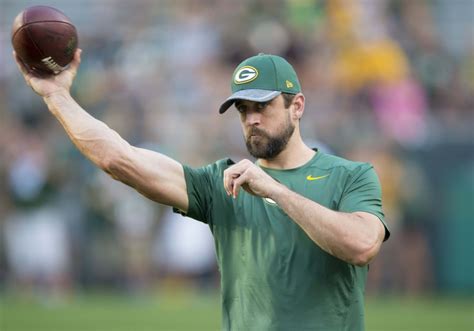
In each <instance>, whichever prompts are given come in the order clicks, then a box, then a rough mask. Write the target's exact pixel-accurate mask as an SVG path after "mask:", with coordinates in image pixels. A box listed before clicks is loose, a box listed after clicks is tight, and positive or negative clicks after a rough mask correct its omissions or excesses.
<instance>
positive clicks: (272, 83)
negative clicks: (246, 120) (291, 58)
mask: <svg viewBox="0 0 474 331" xmlns="http://www.w3.org/2000/svg"><path fill="white" fill-rule="evenodd" d="M231 88H232V95H231V96H230V97H229V98H227V100H226V101H225V102H224V103H223V104H222V105H221V107H220V108H219V112H220V113H223V112H225V111H226V110H227V109H228V108H229V107H230V106H232V104H233V103H234V102H235V100H239V99H240V100H249V101H255V102H266V101H270V100H271V99H273V98H275V97H277V96H278V95H280V94H281V93H289V94H297V93H299V92H301V87H300V83H299V81H298V77H297V76H296V72H295V70H294V69H293V67H292V66H291V64H289V63H288V62H287V61H286V60H285V59H284V58H282V57H280V56H277V55H270V54H258V55H256V56H252V57H249V58H248V59H246V60H244V61H243V62H242V63H240V64H239V65H238V66H237V69H235V71H234V74H233V76H232V83H231Z"/></svg>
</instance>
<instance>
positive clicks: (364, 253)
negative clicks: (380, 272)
mask: <svg viewBox="0 0 474 331" xmlns="http://www.w3.org/2000/svg"><path fill="white" fill-rule="evenodd" d="M380 246H381V242H380V241H379V240H377V238H374V239H373V240H367V241H366V242H364V243H362V244H361V245H360V246H359V247H358V248H357V249H356V250H355V252H356V253H355V254H354V255H353V256H352V259H351V260H352V261H350V262H351V263H352V264H354V265H356V266H359V267H364V266H366V265H368V264H369V263H370V262H371V261H372V259H373V258H374V257H375V256H376V255H377V253H378V252H379V250H380Z"/></svg>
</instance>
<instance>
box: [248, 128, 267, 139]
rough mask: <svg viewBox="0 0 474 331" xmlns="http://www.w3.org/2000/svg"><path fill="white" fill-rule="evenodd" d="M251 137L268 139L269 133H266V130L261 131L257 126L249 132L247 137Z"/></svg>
mask: <svg viewBox="0 0 474 331" xmlns="http://www.w3.org/2000/svg"><path fill="white" fill-rule="evenodd" d="M250 136H264V137H268V133H267V132H265V131H264V130H262V129H259V128H257V127H255V126H252V127H251V128H250V129H249V130H248V131H247V137H250Z"/></svg>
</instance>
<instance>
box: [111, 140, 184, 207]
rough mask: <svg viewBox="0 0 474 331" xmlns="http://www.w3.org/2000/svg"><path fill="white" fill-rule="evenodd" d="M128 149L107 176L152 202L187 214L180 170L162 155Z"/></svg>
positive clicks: (180, 166) (139, 149)
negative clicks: (131, 188)
mask: <svg viewBox="0 0 474 331" xmlns="http://www.w3.org/2000/svg"><path fill="white" fill-rule="evenodd" d="M130 147H131V148H130V149H129V150H128V151H127V152H126V153H124V154H123V155H122V156H121V157H120V158H119V159H118V160H115V162H113V164H112V165H111V171H110V174H111V176H112V177H114V178H115V179H117V180H120V181H121V182H123V183H125V184H127V185H129V186H131V187H133V188H134V189H136V190H137V191H138V192H140V193H141V194H143V195H144V196H146V197H147V198H149V199H151V200H153V201H156V202H158V203H162V204H165V205H169V206H172V207H176V208H178V209H180V210H183V211H187V209H188V203H189V202H188V195H187V192H186V181H185V178H184V171H183V166H182V165H181V164H180V163H179V162H177V161H175V160H173V159H172V158H170V157H168V156H166V155H163V154H160V153H157V152H154V151H151V150H147V149H143V148H138V147H133V146H130Z"/></svg>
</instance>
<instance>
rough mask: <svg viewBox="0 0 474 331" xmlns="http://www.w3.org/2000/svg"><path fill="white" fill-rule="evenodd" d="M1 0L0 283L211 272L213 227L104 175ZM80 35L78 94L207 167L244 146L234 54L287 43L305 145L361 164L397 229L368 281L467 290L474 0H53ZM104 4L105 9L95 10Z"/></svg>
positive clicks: (197, 280)
mask: <svg viewBox="0 0 474 331" xmlns="http://www.w3.org/2000/svg"><path fill="white" fill-rule="evenodd" d="M32 3H33V2H29V1H13V0H0V7H1V10H0V50H1V51H0V114H1V122H0V141H1V149H0V151H1V153H0V183H1V185H0V197H1V199H0V291H1V290H13V291H19V292H24V293H30V294H32V293H33V294H37V293H39V294H40V295H44V294H46V295H53V296H62V295H64V294H65V293H72V292H74V291H75V290H78V289H79V290H80V289H84V288H95V287H109V288H115V289H121V290H124V291H126V292H127V293H130V294H144V293H148V292H149V291H150V289H152V288H155V285H156V284H170V285H173V284H181V283H183V282H186V284H189V283H190V282H191V283H192V284H197V286H198V287H199V288H212V287H216V286H218V272H217V270H216V265H215V258H214V248H213V241H212V236H211V235H210V232H209V230H208V228H207V227H206V226H205V225H203V224H201V223H198V222H194V221H191V220H189V219H186V218H184V217H182V216H180V215H177V214H174V213H172V211H171V208H169V207H164V206H160V205H158V204H156V203H153V202H151V201H149V200H146V199H145V198H144V197H141V196H139V195H138V194H137V193H135V192H134V191H133V190H132V189H131V188H129V187H126V186H125V185H122V184H120V183H117V182H114V181H113V180H112V179H111V178H109V177H108V176H107V175H105V174H103V173H101V172H100V171H98V170H97V169H96V168H95V167H94V166H93V165H92V164H91V163H90V162H89V161H88V160H87V159H85V158H84V157H83V156H82V155H81V154H80V153H79V152H78V151H77V150H76V149H75V147H74V146H73V145H72V143H71V142H70V141H69V140H68V139H67V136H66V134H65V133H64V131H63V130H62V128H61V127H60V125H59V123H58V122H57V121H56V120H55V119H54V118H53V117H52V116H51V115H50V114H49V113H48V112H47V109H46V107H45V105H44V104H43V103H42V101H41V100H40V98H38V97H37V96H36V95H35V94H34V93H33V92H32V91H31V90H30V89H29V88H27V87H26V86H25V84H24V82H23V80H22V78H21V77H20V74H19V73H18V72H17V70H16V68H15V65H14V63H13V60H12V58H11V56H10V51H11V46H10V24H11V22H12V21H13V18H14V17H15V16H16V14H17V13H18V12H20V11H21V10H22V9H23V8H24V7H26V6H28V5H31V4H32ZM49 4H50V5H52V6H55V7H57V8H59V9H61V10H62V11H64V12H65V13H66V14H67V15H68V16H69V17H70V18H71V20H72V21H73V22H74V24H75V25H76V27H77V29H78V33H79V39H80V40H79V45H80V47H81V48H82V49H83V53H82V64H81V67H80V70H79V73H78V76H77V79H76V81H75V84H74V87H73V91H72V92H73V95H74V96H75V98H76V100H78V102H79V104H81V105H82V106H83V108H84V109H86V110H87V111H88V112H90V113H91V114H92V115H93V116H95V117H97V118H99V119H101V120H102V121H104V122H105V123H107V124H108V125H109V126H110V127H111V128H113V129H115V130H116V131H117V132H118V133H119V134H120V135H121V136H122V137H123V138H125V139H126V140H127V141H129V142H130V143H131V144H133V145H136V146H141V147H144V148H149V149H152V150H156V151H159V152H162V153H164V154H166V155H169V156H171V157H173V158H175V159H177V160H178V161H180V162H182V163H185V164H188V165H191V166H201V165H205V164H207V163H210V162H213V161H215V160H217V159H220V158H224V157H227V156H230V157H232V158H233V159H234V160H239V159H242V158H248V155H247V152H246V149H245V144H244V142H243V138H242V133H241V128H240V125H239V120H238V116H237V115H236V113H235V112H228V113H226V114H225V115H219V114H218V113H217V109H218V106H219V105H220V103H221V102H222V101H223V100H224V99H225V98H226V97H227V96H228V95H229V92H230V78H231V75H232V71H233V69H234V68H235V66H236V65H237V64H238V63H239V62H240V61H241V60H243V59H244V58H245V57H248V56H250V55H254V54H257V53H259V52H264V53H272V54H279V55H282V56H284V57H286V58H287V59H288V60H289V61H290V63H292V64H293V65H294V66H295V69H296V71H297V72H298V73H299V78H300V81H301V84H302V88H303V92H304V94H305V96H306V111H305V114H304V117H303V119H302V122H301V124H302V134H303V137H304V139H305V140H306V142H307V143H308V144H309V145H311V146H314V147H319V148H320V149H322V150H325V151H329V152H331V153H334V154H338V155H341V156H344V157H347V158H351V159H354V160H358V161H367V162H371V163H372V164H373V165H374V166H375V168H376V170H377V172H378V174H379V177H380V179H381V182H382V187H383V204H384V210H385V214H386V219H387V222H388V224H389V226H390V228H391V231H392V237H391V239H390V240H389V241H388V242H387V243H386V244H385V245H384V246H383V248H382V252H381V254H380V255H379V256H378V257H377V258H376V260H375V261H374V262H373V264H372V265H371V267H370V272H369V282H368V291H369V292H370V293H373V294H380V293H381V294H385V293H404V294H409V295H412V294H423V293H431V292H436V291H448V292H459V293H470V294H474V265H473V263H472V255H473V254H474V248H473V247H474V246H473V245H472V237H473V236H474V222H472V215H474V209H473V202H474V157H473V154H474V153H473V151H474V149H473V147H474V139H473V132H474V130H473V123H474V122H473V114H474V112H473V110H474V23H473V22H474V1H472V0H432V1H427V0H416V1H413V0H357V1H356V0H326V1H323V0H254V1H250V0H247V1H231V0H225V1H218V0H202V1H198V0H182V1H171V0H168V1H166V0H161V1H151V0H150V1H146V0H137V1H133V2H129V1H118V0H116V1H113V0H102V1H92V0H90V1H80V2H78V1H68V0H62V1H60V0H57V1H50V2H49ZM105 13H106V14H105Z"/></svg>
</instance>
